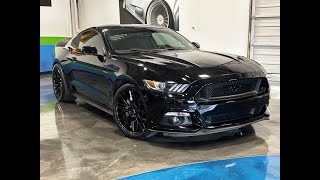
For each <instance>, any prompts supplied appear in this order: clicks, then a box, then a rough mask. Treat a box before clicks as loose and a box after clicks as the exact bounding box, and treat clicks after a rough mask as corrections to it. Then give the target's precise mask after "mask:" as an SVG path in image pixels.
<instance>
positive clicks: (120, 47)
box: [105, 27, 196, 54]
mask: <svg viewBox="0 0 320 180" xmlns="http://www.w3.org/2000/svg"><path fill="white" fill-rule="evenodd" d="M105 36H106V38H107V39H108V41H109V43H110V46H111V48H112V50H113V52H115V53H117V54H122V53H134V52H154V51H163V50H190V49H196V47H195V46H194V45H193V44H192V43H191V42H190V41H188V40H187V39H186V38H184V37H182V36H181V35H180V34H178V33H176V32H174V31H172V30H169V29H160V28H153V29H151V28H150V29H144V28H143V29H142V28H134V27H125V28H117V29H109V30H107V31H105Z"/></svg>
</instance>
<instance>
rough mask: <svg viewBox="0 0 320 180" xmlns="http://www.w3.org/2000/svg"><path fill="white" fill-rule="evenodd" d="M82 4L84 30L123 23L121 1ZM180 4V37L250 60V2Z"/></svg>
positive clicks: (205, 0)
mask: <svg viewBox="0 0 320 180" xmlns="http://www.w3.org/2000/svg"><path fill="white" fill-rule="evenodd" d="M79 1H80V28H81V30H83V29H85V28H88V27H91V26H99V25H104V24H119V23H120V14H119V0H79ZM179 3H180V5H179V6H180V7H179V8H180V17H179V18H180V28H179V29H180V31H179V33H181V34H182V35H184V36H185V37H187V38H188V39H189V40H191V41H196V42H199V43H200V45H201V49H203V50H209V51H210V50H211V51H217V52H226V53H233V54H238V55H243V56H247V47H248V33H249V32H248V30H249V29H248V28H249V9H250V8H249V6H250V0H198V1H196V0H180V1H179ZM192 27H194V29H193V28H192Z"/></svg>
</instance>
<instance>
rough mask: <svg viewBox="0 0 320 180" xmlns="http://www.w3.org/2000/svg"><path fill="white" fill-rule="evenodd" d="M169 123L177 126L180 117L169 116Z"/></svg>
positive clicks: (179, 122)
mask: <svg viewBox="0 0 320 180" xmlns="http://www.w3.org/2000/svg"><path fill="white" fill-rule="evenodd" d="M169 123H170V124H172V125H174V126H179V125H180V124H181V120H180V117H170V118H169Z"/></svg>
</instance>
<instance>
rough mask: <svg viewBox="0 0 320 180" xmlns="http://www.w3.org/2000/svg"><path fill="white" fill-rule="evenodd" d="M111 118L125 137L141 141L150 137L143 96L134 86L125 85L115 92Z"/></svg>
mask: <svg viewBox="0 0 320 180" xmlns="http://www.w3.org/2000/svg"><path fill="white" fill-rule="evenodd" d="M113 117H114V120H115V122H116V124H117V125H118V127H119V128H120V130H121V131H122V132H123V133H124V134H125V135H126V136H127V137H130V138H133V139H140V140H143V139H146V138H149V137H151V136H152V133H151V132H150V131H149V130H148V128H147V126H146V124H147V118H146V105H145V102H144V99H143V96H142V94H141V93H140V92H139V91H138V90H137V89H136V87H135V86H134V85H131V84H125V85H123V86H121V87H120V88H119V89H118V90H117V92H116V94H115V96H114V101H113Z"/></svg>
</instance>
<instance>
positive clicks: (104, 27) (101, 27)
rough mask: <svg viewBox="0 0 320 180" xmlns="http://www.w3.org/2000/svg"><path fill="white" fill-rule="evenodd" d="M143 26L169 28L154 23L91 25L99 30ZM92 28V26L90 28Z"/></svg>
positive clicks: (145, 27) (146, 27) (147, 27)
mask: <svg viewBox="0 0 320 180" xmlns="http://www.w3.org/2000/svg"><path fill="white" fill-rule="evenodd" d="M126 27H127V28H142V29H155V28H157V29H168V28H166V27H162V26H154V25H147V24H115V25H102V26H96V27H91V28H95V29H97V30H98V31H100V32H101V31H102V30H104V29H117V28H126ZM88 29H90V28H88Z"/></svg>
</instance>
